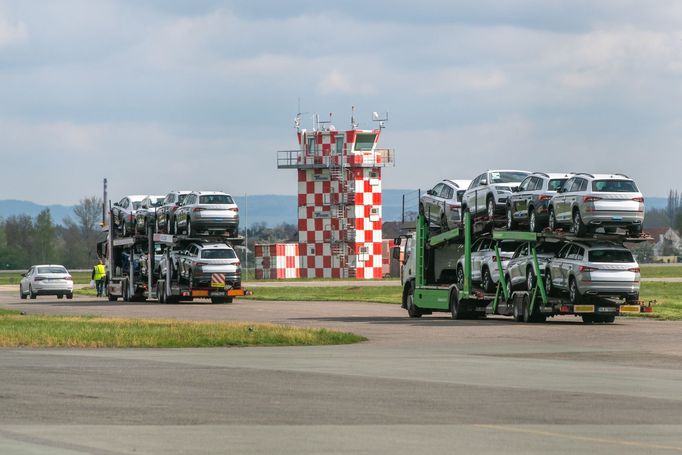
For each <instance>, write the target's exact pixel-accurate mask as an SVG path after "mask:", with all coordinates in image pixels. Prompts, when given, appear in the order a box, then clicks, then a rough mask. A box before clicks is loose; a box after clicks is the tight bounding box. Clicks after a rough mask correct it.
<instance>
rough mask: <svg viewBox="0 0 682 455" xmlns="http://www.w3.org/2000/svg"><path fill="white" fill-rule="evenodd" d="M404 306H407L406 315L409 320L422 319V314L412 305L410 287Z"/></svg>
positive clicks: (411, 290) (412, 290)
mask: <svg viewBox="0 0 682 455" xmlns="http://www.w3.org/2000/svg"><path fill="white" fill-rule="evenodd" d="M406 306H407V315H408V316H409V317H411V318H420V317H422V312H421V310H420V309H419V308H417V307H416V306H415V304H414V288H412V286H410V290H409V291H407V301H406Z"/></svg>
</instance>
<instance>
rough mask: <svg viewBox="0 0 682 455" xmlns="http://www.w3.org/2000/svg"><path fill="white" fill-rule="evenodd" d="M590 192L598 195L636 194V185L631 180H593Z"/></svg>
mask: <svg viewBox="0 0 682 455" xmlns="http://www.w3.org/2000/svg"><path fill="white" fill-rule="evenodd" d="M592 191H596V192H598V193H637V192H639V190H638V189H637V185H635V182H633V181H632V180H595V181H593V182H592Z"/></svg>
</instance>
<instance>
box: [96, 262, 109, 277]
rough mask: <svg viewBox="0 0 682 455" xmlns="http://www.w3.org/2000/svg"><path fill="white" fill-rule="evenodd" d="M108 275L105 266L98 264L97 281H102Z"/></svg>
mask: <svg viewBox="0 0 682 455" xmlns="http://www.w3.org/2000/svg"><path fill="white" fill-rule="evenodd" d="M106 275H107V271H106V270H105V268H104V264H97V265H96V266H95V281H97V280H101V279H102V278H104V277H105V276H106Z"/></svg>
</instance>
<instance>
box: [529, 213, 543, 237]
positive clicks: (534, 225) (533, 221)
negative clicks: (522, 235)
mask: <svg viewBox="0 0 682 455" xmlns="http://www.w3.org/2000/svg"><path fill="white" fill-rule="evenodd" d="M528 230H529V231H530V232H540V231H542V229H541V227H540V226H539V225H538V220H537V217H536V216H535V210H533V209H532V208H531V209H530V210H529V211H528Z"/></svg>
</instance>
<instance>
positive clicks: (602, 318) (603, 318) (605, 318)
mask: <svg viewBox="0 0 682 455" xmlns="http://www.w3.org/2000/svg"><path fill="white" fill-rule="evenodd" d="M615 320H616V316H614V315H612V314H600V315H595V316H594V322H600V323H602V324H613V323H614V322H615Z"/></svg>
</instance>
